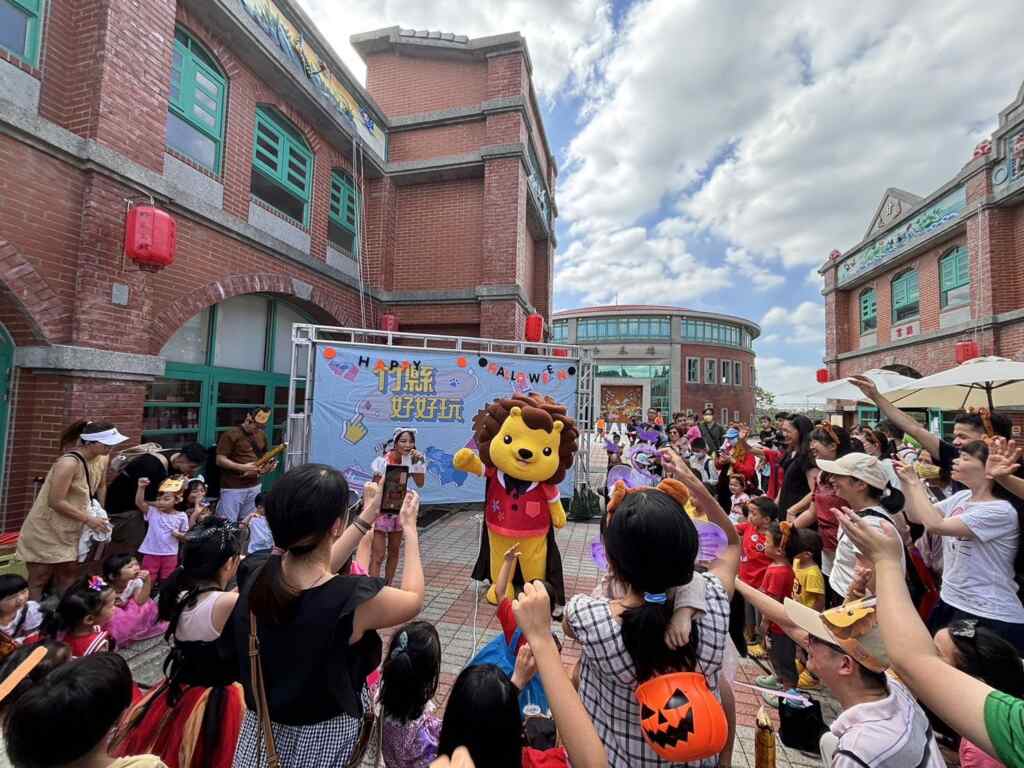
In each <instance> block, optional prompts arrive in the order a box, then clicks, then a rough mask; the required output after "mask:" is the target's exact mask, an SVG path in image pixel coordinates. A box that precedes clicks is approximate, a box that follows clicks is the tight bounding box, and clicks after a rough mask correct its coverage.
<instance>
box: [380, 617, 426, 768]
mask: <svg viewBox="0 0 1024 768" xmlns="http://www.w3.org/2000/svg"><path fill="white" fill-rule="evenodd" d="M440 675H441V640H440V638H439V637H438V635H437V630H436V629H435V628H434V625H433V624H430V623H429V622H426V621H413V622H411V623H409V624H406V625H405V626H404V627H402V628H401V629H399V630H398V631H397V632H396V633H395V634H394V635H393V636H392V638H391V646H390V648H388V655H387V657H386V658H385V661H384V666H383V670H382V684H381V693H380V701H381V716H382V718H383V719H382V721H381V723H382V729H383V734H382V736H381V742H382V743H381V752H382V756H383V758H384V764H385V765H386V766H388V768H427V766H429V765H430V763H431V761H432V760H433V759H434V758H436V757H437V740H438V737H439V736H440V733H441V721H440V720H439V719H438V718H437V716H436V715H434V710H435V709H436V708H437V707H436V706H435V705H434V702H433V701H432V698H433V696H434V694H435V693H436V692H437V683H438V679H439V678H440Z"/></svg>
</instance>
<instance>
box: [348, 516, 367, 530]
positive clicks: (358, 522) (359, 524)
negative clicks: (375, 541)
mask: <svg viewBox="0 0 1024 768" xmlns="http://www.w3.org/2000/svg"><path fill="white" fill-rule="evenodd" d="M352 525H354V526H355V527H356V528H357V529H358V530H359V531H361V532H362V533H369V532H370V524H369V523H368V522H366V521H365V520H363V518H361V517H359V515H356V516H355V517H354V518H352Z"/></svg>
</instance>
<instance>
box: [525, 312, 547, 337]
mask: <svg viewBox="0 0 1024 768" xmlns="http://www.w3.org/2000/svg"><path fill="white" fill-rule="evenodd" d="M526 340H527V341H532V342H533V343H535V344H536V343H538V342H541V341H544V316H543V315H538V314H533V315H530V316H529V317H527V318H526Z"/></svg>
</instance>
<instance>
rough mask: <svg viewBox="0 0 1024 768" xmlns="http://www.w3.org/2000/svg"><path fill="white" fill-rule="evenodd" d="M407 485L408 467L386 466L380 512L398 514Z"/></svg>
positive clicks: (398, 465)
mask: <svg viewBox="0 0 1024 768" xmlns="http://www.w3.org/2000/svg"><path fill="white" fill-rule="evenodd" d="M408 484H409V468H408V467H406V466H404V465H402V464H396V465H390V466H388V468H387V469H386V470H385V471H384V488H383V496H382V500H381V504H380V511H381V512H390V513H396V512H399V511H400V510H401V509H402V502H403V501H405V489H406V486H407V485H408Z"/></svg>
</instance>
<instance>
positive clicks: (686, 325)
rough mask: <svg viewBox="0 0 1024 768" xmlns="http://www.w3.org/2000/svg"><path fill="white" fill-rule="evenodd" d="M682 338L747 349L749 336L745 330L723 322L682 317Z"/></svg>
mask: <svg viewBox="0 0 1024 768" xmlns="http://www.w3.org/2000/svg"><path fill="white" fill-rule="evenodd" d="M682 328H683V339H685V340H686V341H703V342H706V343H710V344H724V345H726V346H730V347H744V348H747V349H749V348H750V343H751V338H750V334H749V333H748V332H747V331H743V330H740V329H739V328H737V327H736V326H733V325H727V324H725V323H716V322H712V321H709V320H690V319H687V318H684V319H683V322H682Z"/></svg>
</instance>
